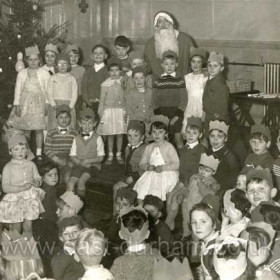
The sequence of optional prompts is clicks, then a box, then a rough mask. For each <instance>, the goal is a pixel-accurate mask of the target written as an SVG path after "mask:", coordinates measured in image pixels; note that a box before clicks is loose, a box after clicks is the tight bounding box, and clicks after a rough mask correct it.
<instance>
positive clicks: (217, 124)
mask: <svg viewBox="0 0 280 280" xmlns="http://www.w3.org/2000/svg"><path fill="white" fill-rule="evenodd" d="M213 129H217V130H220V131H222V132H224V134H225V135H227V134H228V125H227V124H226V123H225V122H224V121H218V120H215V121H210V123H209V131H211V130H213Z"/></svg>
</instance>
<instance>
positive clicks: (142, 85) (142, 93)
mask: <svg viewBox="0 0 280 280" xmlns="http://www.w3.org/2000/svg"><path fill="white" fill-rule="evenodd" d="M146 77H147V75H146V69H145V68H144V67H143V66H137V67H135V68H134V69H133V70H132V79H133V82H134V85H135V86H134V87H133V88H131V89H130V90H128V91H127V94H126V100H125V101H126V113H127V115H128V118H129V120H137V121H142V122H144V123H145V126H146V134H149V133H148V128H149V126H150V122H151V117H152V116H153V107H152V106H153V105H152V93H153V92H152V89H151V88H149V87H147V85H146Z"/></svg>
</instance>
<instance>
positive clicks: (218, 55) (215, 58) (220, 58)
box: [208, 52, 224, 65]
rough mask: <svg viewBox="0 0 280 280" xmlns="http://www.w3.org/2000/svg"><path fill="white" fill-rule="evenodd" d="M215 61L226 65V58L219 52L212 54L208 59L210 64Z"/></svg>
mask: <svg viewBox="0 0 280 280" xmlns="http://www.w3.org/2000/svg"><path fill="white" fill-rule="evenodd" d="M210 61H215V62H218V63H220V64H222V65H224V56H223V55H222V54H221V53H219V52H211V53H210V55H209V57H208V62H210Z"/></svg>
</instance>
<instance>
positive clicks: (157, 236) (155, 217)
mask: <svg viewBox="0 0 280 280" xmlns="http://www.w3.org/2000/svg"><path fill="white" fill-rule="evenodd" d="M143 207H144V209H145V210H146V211H147V212H148V217H149V229H150V236H149V239H148V242H150V244H151V246H152V247H153V248H157V249H159V250H160V252H161V255H162V256H163V257H168V255H169V253H170V252H172V246H173V241H174V238H173V235H172V233H171V230H170V228H169V226H168V225H167V224H166V223H165V222H164V221H162V219H161V218H162V217H163V209H164V205H163V201H162V200H161V199H160V198H158V197H157V196H154V195H146V196H145V198H144V202H143Z"/></svg>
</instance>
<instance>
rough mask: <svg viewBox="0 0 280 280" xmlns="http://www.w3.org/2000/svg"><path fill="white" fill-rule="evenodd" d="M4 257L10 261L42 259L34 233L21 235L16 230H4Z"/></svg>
mask: <svg viewBox="0 0 280 280" xmlns="http://www.w3.org/2000/svg"><path fill="white" fill-rule="evenodd" d="M1 251H2V257H3V258H4V259H6V260H9V261H17V260H30V259H40V256H39V252H38V249H37V244H36V241H35V239H34V238H33V236H32V234H22V235H20V234H19V233H18V232H17V231H16V230H13V231H3V233H2V250H1Z"/></svg>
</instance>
